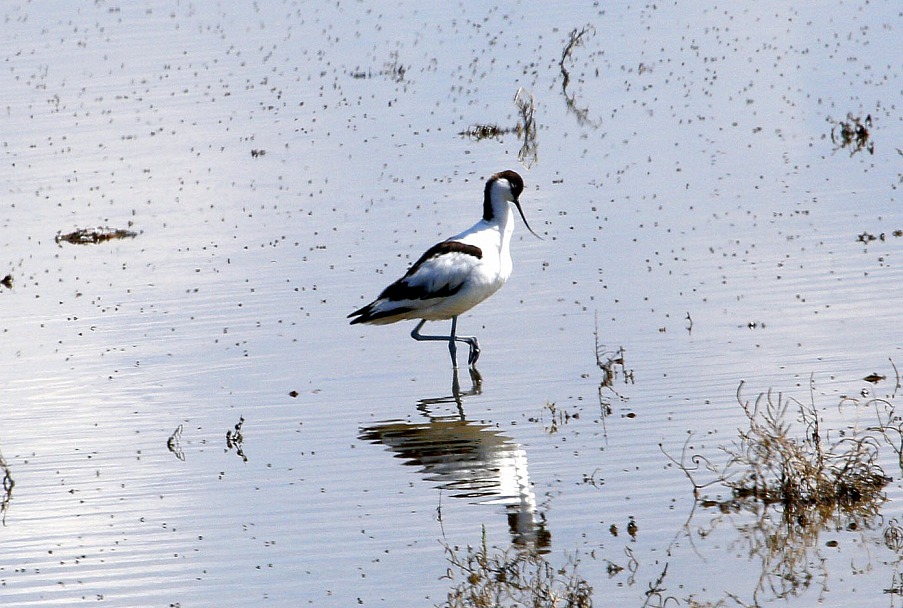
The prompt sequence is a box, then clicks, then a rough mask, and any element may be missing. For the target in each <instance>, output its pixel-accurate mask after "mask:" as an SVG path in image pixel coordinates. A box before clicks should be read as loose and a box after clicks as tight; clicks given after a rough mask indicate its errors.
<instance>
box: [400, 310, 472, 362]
mask: <svg viewBox="0 0 903 608" xmlns="http://www.w3.org/2000/svg"><path fill="white" fill-rule="evenodd" d="M424 323H426V319H422V320H421V321H420V323H418V324H417V327H415V328H414V329H413V331H411V337H412V338H414V339H415V340H421V341H426V340H442V341H443V342H445V341H447V342H448V352H449V354H450V355H451V359H452V366H453V367H455V368H457V367H458V357H457V354H458V347H457V345H456V344H455V342H464V343H465V344H467V345H468V347H469V348H470V352H469V353H468V355H467V363H468V365H470V366H471V367H473V366H474V364H475V363H476V362H477V359H479V358H480V343H479V342H477V338H476V336H459V335H457V333H456V332H457V328H458V317H452V326H451V334H449V335H447V336H424V335H423V334H421V333H420V328H421V327H423V325H424Z"/></svg>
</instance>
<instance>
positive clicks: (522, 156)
mask: <svg viewBox="0 0 903 608" xmlns="http://www.w3.org/2000/svg"><path fill="white" fill-rule="evenodd" d="M514 105H515V106H516V107H517V111H518V112H519V113H520V121H519V122H518V123H517V124H516V125H514V126H513V127H500V126H499V125H498V124H496V123H482V124H475V125H473V126H471V127H468V128H467V129H465V130H463V131H461V132H460V133H458V135H460V136H461V137H467V138H470V139H473V140H475V141H481V140H484V139H500V138H501V137H502V136H503V135H508V134H510V133H515V134H516V135H517V137H518V138H519V139H521V140H522V143H521V147H520V150H518V153H517V158H518V160H519V161H520V162H521V163H523V165H524V166H525V167H527V168H528V169H529V168H530V167H532V166H533V165H534V164H535V163H536V162H537V160H539V153H538V149H539V146H538V144H537V141H536V120H535V119H534V117H533V114H534V113H535V112H536V100H535V99H534V98H533V95H532V94H531V93H529V92H528V91H527V90H526V89H524V88H523V87H520V88H519V89H518V90H517V93H515V94H514Z"/></svg>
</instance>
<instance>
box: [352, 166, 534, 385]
mask: <svg viewBox="0 0 903 608" xmlns="http://www.w3.org/2000/svg"><path fill="white" fill-rule="evenodd" d="M523 190H524V180H523V179H521V176H520V175H518V174H517V173H515V172H514V171H502V172H501V173H496V174H495V175H493V176H492V177H490V178H489V180H488V181H487V182H486V189H485V190H484V192H483V219H481V220H480V221H479V222H477V223H476V224H474V225H473V226H472V227H471V228H470V229H468V230H465V231H464V232H462V233H461V234H458V235H455V236H453V237H451V238H449V239H447V240H444V241H442V242H441V243H437V244H435V245H433V246H432V247H430V248H429V249H427V250H426V253H424V254H423V255H422V256H420V259H419V260H417V261H416V262H414V265H413V266H411V267H410V268H409V269H408V271H407V272H406V273H405V275H404V276H403V277H401V278H400V279H398V280H397V281H395V282H394V283H392V284H391V285H389V286H388V287H386V288H385V289H384V290H383V291H382V293H380V294H379V297H378V298H376V299H375V300H373V301H372V302H370V303H369V304H367V305H366V306H364V307H363V308H359V309H358V310H355V311H354V312H353V313H351V314H350V315H348V318H350V319H352V320H351V324H352V325H354V324H356V323H367V324H370V325H386V324H388V323H395V322H396V321H404V320H406V319H420V323H418V324H417V326H416V327H415V328H414V330H413V331H412V332H411V337H412V338H414V339H415V340H440V341H444V342H448V351H449V353H450V354H451V360H452V365H453V366H454V367H456V368H457V367H458V360H457V356H456V355H457V346H456V344H455V343H456V342H464V343H466V344H467V345H468V346H469V347H470V352H469V354H468V356H467V363H468V364H470V366H471V367H473V366H474V365H475V364H476V362H477V359H478V358H479V356H480V345H479V343H478V342H477V339H476V337H475V336H459V335H457V333H456V330H457V325H458V315H460V314H461V313H464V312H467V311H468V310H470V309H471V308H473V307H474V306H476V305H477V304H479V303H480V302H482V301H483V300H485V299H486V298H488V297H489V296H491V295H492V294H494V293H495V292H496V291H498V290H499V289H500V288H501V286H502V285H504V284H505V281H507V280H508V277H509V276H511V253H510V251H509V246H510V244H511V234H512V232H514V212H513V211H512V209H511V203H513V204H514V206H515V207H517V210H518V212H519V213H520V216H521V219H523V220H524V225H525V226H526V227H527V230H529V231H530V232H531V233H532V234H533V235H534V236H536V237H537V238H542V237H540V236H539V235H538V234H536V233H535V232H533V229H532V228H530V225H529V224H528V223H527V218H526V217H524V212H523V209H521V206H520V202H519V201H518V197H519V196H520V194H521V192H523ZM448 319H451V333H450V334H449V335H447V336H425V335H423V334H421V333H420V328H422V327H423V325H424V323H426V322H427V321H447V320H448Z"/></svg>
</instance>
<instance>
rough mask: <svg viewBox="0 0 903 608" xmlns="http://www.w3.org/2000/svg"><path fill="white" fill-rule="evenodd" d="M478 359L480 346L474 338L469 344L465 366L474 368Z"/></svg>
mask: <svg viewBox="0 0 903 608" xmlns="http://www.w3.org/2000/svg"><path fill="white" fill-rule="evenodd" d="M479 358H480V345H479V344H478V343H477V340H476V338H474V340H473V342H471V343H470V354H468V355H467V364H468V365H469V366H470V367H474V366H475V365H476V364H477V359H479Z"/></svg>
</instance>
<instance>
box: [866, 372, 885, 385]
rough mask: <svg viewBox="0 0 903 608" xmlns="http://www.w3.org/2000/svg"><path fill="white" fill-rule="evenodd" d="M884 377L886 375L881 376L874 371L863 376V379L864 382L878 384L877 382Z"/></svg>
mask: <svg viewBox="0 0 903 608" xmlns="http://www.w3.org/2000/svg"><path fill="white" fill-rule="evenodd" d="M885 379H886V376H881V375H879V374H875V373H872V374H869V375H868V376H866V377H865V378H863V380H865V381H866V382H871V383H872V384H878V383H879V382H881V381H882V380H885Z"/></svg>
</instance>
